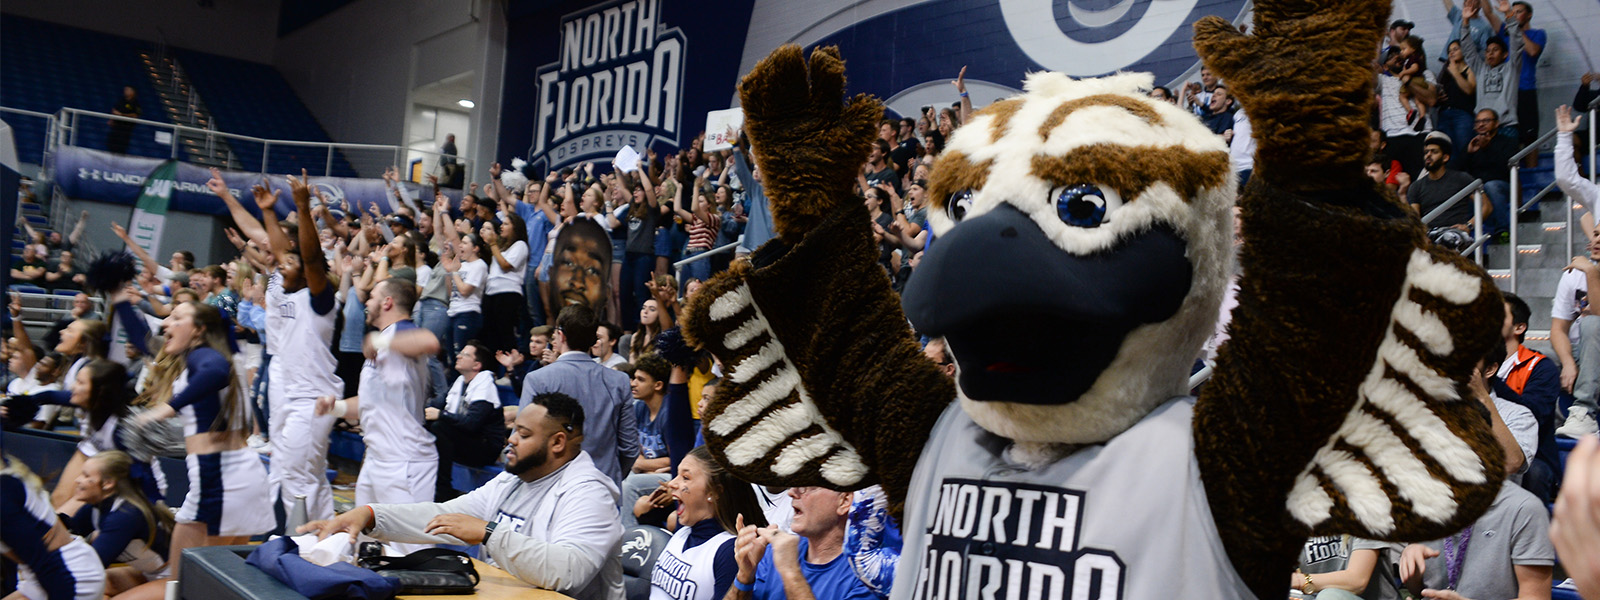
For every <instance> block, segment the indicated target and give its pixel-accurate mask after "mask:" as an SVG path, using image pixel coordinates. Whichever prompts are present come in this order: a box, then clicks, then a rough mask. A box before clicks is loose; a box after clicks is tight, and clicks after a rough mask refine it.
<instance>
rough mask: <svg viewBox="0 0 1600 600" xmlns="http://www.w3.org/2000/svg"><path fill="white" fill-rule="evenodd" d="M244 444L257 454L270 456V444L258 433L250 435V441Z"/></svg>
mask: <svg viewBox="0 0 1600 600" xmlns="http://www.w3.org/2000/svg"><path fill="white" fill-rule="evenodd" d="M245 444H247V445H249V446H250V449H251V450H255V451H256V452H257V453H259V454H266V455H271V454H272V442H270V441H267V438H264V437H261V434H259V433H253V434H250V439H247V440H245Z"/></svg>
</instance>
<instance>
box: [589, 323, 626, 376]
mask: <svg viewBox="0 0 1600 600" xmlns="http://www.w3.org/2000/svg"><path fill="white" fill-rule="evenodd" d="M621 336H622V328H621V327H619V326H617V324H616V323H607V322H601V323H600V328H599V329H596V330H595V342H594V348H592V349H590V350H589V353H590V354H593V355H594V361H595V362H597V363H600V366H603V367H606V368H608V369H615V368H617V365H620V364H622V363H625V362H627V360H625V359H623V358H622V355H620V354H617V338H618V337H621Z"/></svg>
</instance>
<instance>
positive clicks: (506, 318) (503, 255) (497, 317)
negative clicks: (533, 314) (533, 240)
mask: <svg viewBox="0 0 1600 600" xmlns="http://www.w3.org/2000/svg"><path fill="white" fill-rule="evenodd" d="M480 233H481V234H482V236H483V244H484V248H485V249H487V250H488V253H487V254H488V255H487V256H484V257H483V258H484V259H485V260H487V261H488V263H489V265H488V266H489V275H488V279H487V281H488V283H486V284H485V285H484V291H483V319H485V320H486V321H487V322H489V323H492V324H493V325H494V326H492V327H489V328H488V329H487V330H485V331H484V332H483V336H482V339H483V342H484V345H486V346H488V347H489V349H490V350H512V349H515V348H516V347H517V333H518V332H520V331H522V328H523V323H525V322H527V320H528V314H527V313H528V301H527V299H525V298H523V296H522V290H523V277H524V276H525V275H526V273H527V270H528V256H529V254H528V242H526V241H524V240H526V239H528V227H527V226H526V225H524V224H523V221H522V217H520V216H517V215H515V214H510V213H508V214H506V215H505V219H504V220H503V221H501V223H500V226H499V231H496V230H495V227H494V226H493V225H492V224H489V223H485V224H484V225H483V228H482V229H481V230H480Z"/></svg>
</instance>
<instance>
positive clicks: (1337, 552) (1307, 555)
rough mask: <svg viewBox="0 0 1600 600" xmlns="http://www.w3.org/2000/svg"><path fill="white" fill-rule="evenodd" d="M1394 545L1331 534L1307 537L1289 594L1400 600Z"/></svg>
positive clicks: (1325, 599) (1330, 598)
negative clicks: (1396, 580)
mask: <svg viewBox="0 0 1600 600" xmlns="http://www.w3.org/2000/svg"><path fill="white" fill-rule="evenodd" d="M1392 548H1394V544H1390V543H1388V542H1374V541H1370V540H1363V539H1358V538H1353V537H1350V536H1347V535H1344V536H1340V535H1329V536H1320V537H1314V538H1311V539H1309V540H1306V545H1305V547H1304V548H1303V549H1301V551H1300V565H1299V567H1298V568H1296V569H1295V570H1294V574H1293V575H1291V576H1290V578H1289V588H1290V591H1289V597H1290V598H1294V599H1303V598H1316V599H1317V600H1354V599H1357V598H1361V599H1364V600H1391V599H1393V600H1398V599H1399V598H1400V590H1399V588H1398V587H1396V586H1395V583H1394V582H1395V572H1394V562H1395V561H1394V559H1395V557H1394V556H1393V550H1392Z"/></svg>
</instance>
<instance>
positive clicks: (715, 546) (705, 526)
mask: <svg viewBox="0 0 1600 600" xmlns="http://www.w3.org/2000/svg"><path fill="white" fill-rule="evenodd" d="M738 572H739V564H738V563H737V562H735V561H734V558H733V534H731V533H728V532H726V531H723V530H722V526H721V525H719V524H718V523H717V520H716V519H701V520H700V522H698V523H695V524H694V525H691V526H689V527H679V528H678V531H677V532H676V533H673V534H672V540H671V541H669V542H667V547H666V549H665V550H664V551H662V553H661V556H660V558H657V559H656V567H655V570H654V571H652V572H651V573H650V600H719V599H720V598H722V597H723V595H725V594H727V593H728V586H729V585H731V584H732V583H733V578H734V576H735V575H736V574H738Z"/></svg>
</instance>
